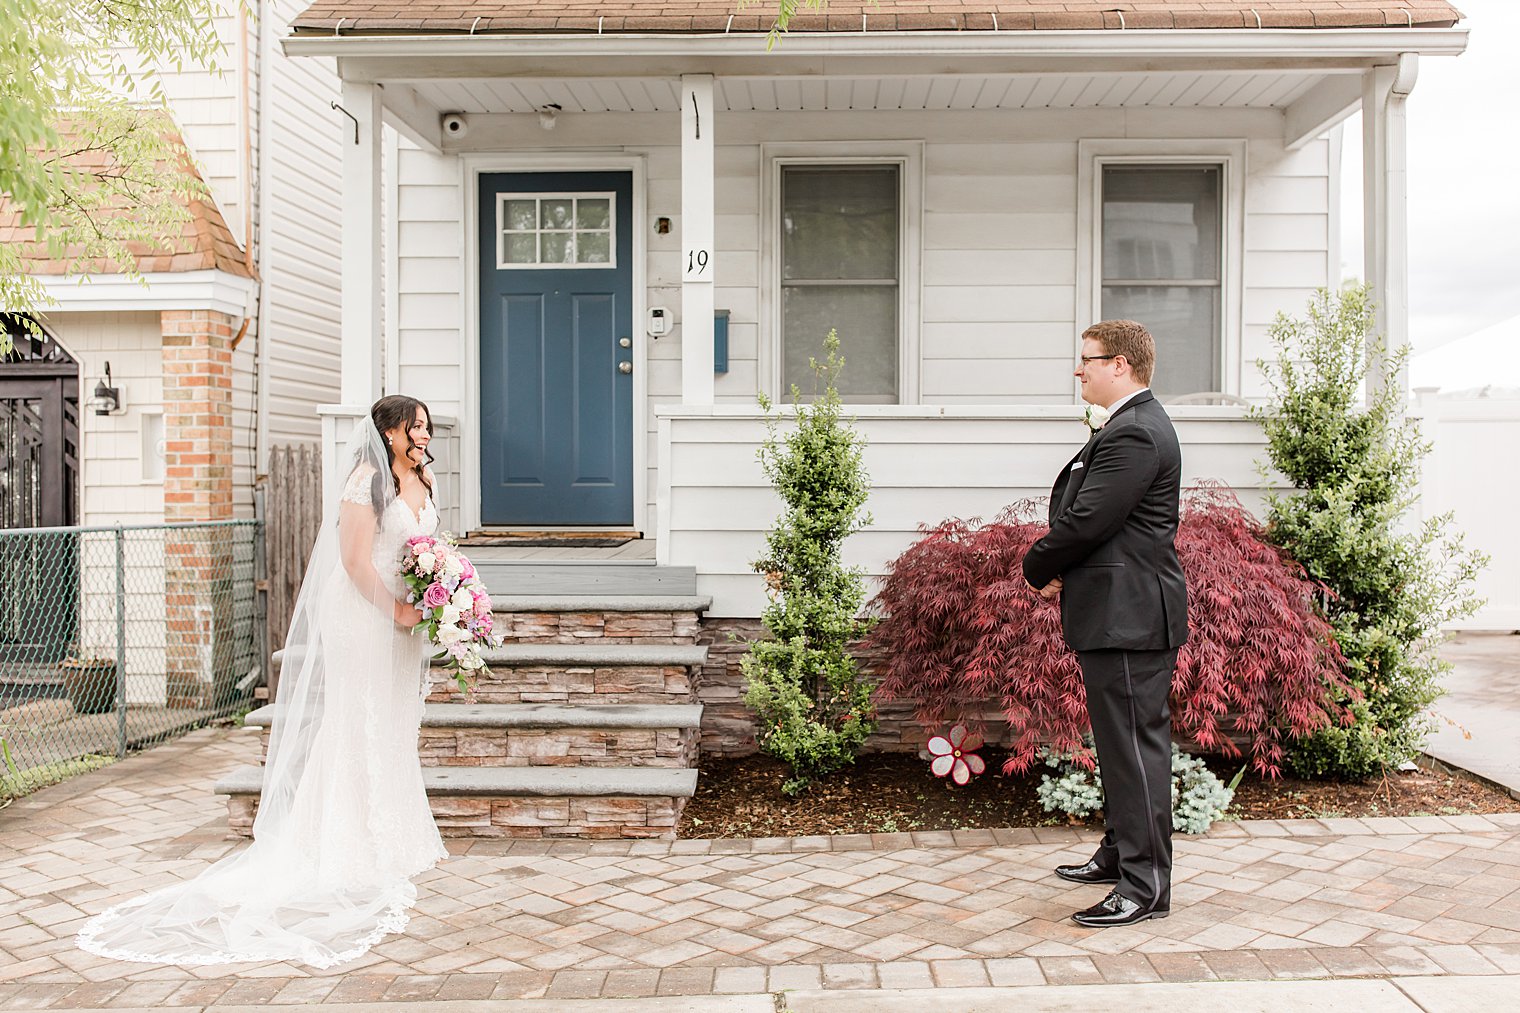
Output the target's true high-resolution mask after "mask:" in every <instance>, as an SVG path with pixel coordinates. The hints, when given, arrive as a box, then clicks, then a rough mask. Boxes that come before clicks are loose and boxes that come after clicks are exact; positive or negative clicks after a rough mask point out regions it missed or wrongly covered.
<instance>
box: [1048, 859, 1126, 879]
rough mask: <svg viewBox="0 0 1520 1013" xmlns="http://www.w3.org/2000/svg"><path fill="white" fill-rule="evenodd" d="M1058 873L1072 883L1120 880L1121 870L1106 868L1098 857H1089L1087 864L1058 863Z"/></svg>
mask: <svg viewBox="0 0 1520 1013" xmlns="http://www.w3.org/2000/svg"><path fill="white" fill-rule="evenodd" d="M1056 875H1057V876H1060V877H1061V878H1062V879H1064V880H1067V881H1068V882H1072V883H1117V882H1119V870H1117V869H1106V868H1104V867H1103V866H1101V865H1099V864H1098V860H1097V859H1096V858H1089V859H1088V860H1087V864H1086V865H1058V866H1056Z"/></svg>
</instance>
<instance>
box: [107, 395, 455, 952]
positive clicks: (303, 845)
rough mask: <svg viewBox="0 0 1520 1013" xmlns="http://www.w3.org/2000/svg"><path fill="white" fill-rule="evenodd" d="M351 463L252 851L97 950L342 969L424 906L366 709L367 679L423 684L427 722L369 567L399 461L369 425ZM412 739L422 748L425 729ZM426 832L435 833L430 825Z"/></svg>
mask: <svg viewBox="0 0 1520 1013" xmlns="http://www.w3.org/2000/svg"><path fill="white" fill-rule="evenodd" d="M345 461H346V464H343V465H340V466H339V467H338V468H335V469H333V473H332V478H331V479H330V480H329V481H330V483H342V485H343V489H342V493H341V495H342V501H341V503H340V492H339V489H338V488H336V487H334V488H330V489H329V490H327V492H328V495H327V497H326V498H325V499H324V503H326V504H329V514H328V516H326V517H325V518H324V520H323V524H322V528H321V534H320V535H319V536H318V538H317V543H316V546H315V547H314V549H313V551H312V555H311V561H310V563H309V565H308V567H307V571H306V576H305V580H304V582H303V583H302V585H301V591H300V594H299V595H298V596H297V600H296V606H295V615H294V618H293V619H292V621H291V625H290V632H289V635H288V637H287V638H286V642H285V648H284V655H283V662H282V664H281V671H280V679H279V687H278V690H277V693H276V699H275V702H274V722H273V729H272V734H271V737H270V742H269V749H268V754H267V758H266V762H265V764H264V769H263V780H262V790H261V795H260V801H259V809H258V815H257V817H256V819H255V820H254V824H253V837H254V840H253V843H252V844H251V845H250V846H249V847H247V848H246V849H244V850H241V851H238V852H235V853H233V854H231V855H229V856H227V857H226V858H223V859H222V860H220V861H218V862H216V863H215V864H214V865H212V866H211V867H209V868H207V869H205V870H204V871H203V872H201V873H200V874H199V875H197V876H195V877H194V878H193V879H190V880H187V881H185V882H183V883H179V884H176V885H173V886H170V887H167V888H165V889H160V890H156V891H154V892H152V893H149V894H147V895H145V896H142V897H138V898H136V899H133V900H130V901H127V902H126V903H123V904H120V905H118V906H116V907H113V908H111V909H110V910H108V911H106V912H104V913H103V914H100V915H97V916H95V917H94V918H92V919H90V920H89V921H88V922H87V923H86V924H85V926H84V928H83V929H82V930H81V931H80V933H79V938H78V942H79V945H80V946H81V947H82V948H84V949H85V950H88V951H89V952H91V953H96V954H99V955H102V956H106V957H112V958H116V959H123V960H134V961H147V962H152V963H170V964H219V963H232V962H242V961H268V960H290V961H295V962H299V963H304V964H308V965H312V966H316V967H330V966H332V965H334V964H337V963H341V962H343V961H346V960H351V959H353V958H354V957H356V956H359V955H360V954H362V953H363V952H365V951H366V950H367V949H369V947H371V946H373V945H374V944H375V943H376V942H377V941H379V939H380V938H381V937H382V936H384V935H385V934H387V933H388V932H396V931H400V930H401V929H403V928H404V927H405V926H406V923H407V920H408V909H409V908H410V907H411V906H412V904H413V903H414V902H415V900H416V888H415V886H413V884H412V883H411V882H410V876H411V875H414V874H416V873H417V872H419V871H421V870H420V869H419V868H416V867H415V865H416V864H417V863H415V862H413V863H412V865H413V867H410V868H408V867H406V865H405V864H404V863H400V862H397V861H388V860H386V859H387V844H386V841H387V835H388V834H389V833H391V831H392V830H394V828H388V827H387V825H386V823H387V820H386V817H387V815H388V814H390V813H392V812H394V811H395V807H394V806H388V805H387V803H388V802H389V801H390V800H388V799H385V798H383V797H382V798H377V797H376V794H377V793H383V792H385V791H386V790H387V788H388V786H387V784H386V783H384V782H385V781H387V780H390V779H389V778H386V777H383V776H382V771H383V770H384V769H385V763H386V762H387V760H386V758H382V757H377V756H376V755H375V754H376V753H377V752H378V751H379V750H378V749H377V745H376V744H377V743H379V742H383V741H384V736H383V735H377V734H375V729H374V727H373V726H374V725H375V723H376V722H378V721H381V720H384V719H385V716H384V715H380V714H377V708H376V706H375V705H374V704H373V703H372V702H371V701H367V700H365V699H363V697H364V696H365V690H366V689H367V688H368V686H367V681H368V680H371V679H373V680H376V681H377V682H378V681H379V680H381V679H383V678H387V677H394V678H395V679H396V680H400V681H404V680H406V679H409V678H412V677H413V676H415V679H416V682H415V683H413V685H415V686H417V687H419V689H416V690H413V691H412V692H413V694H414V697H415V698H416V699H417V707H418V708H419V713H420V707H421V703H420V686H421V681H422V678H423V676H422V672H421V671H415V672H412V673H406V672H396V671H395V668H396V666H397V665H403V664H404V665H408V666H411V665H412V663H413V662H415V660H416V659H417V658H419V657H421V654H420V651H419V652H417V653H412V652H410V651H405V650H402V651H401V652H400V653H401V655H402V656H401V657H398V656H397V655H398V643H399V644H401V645H402V646H403V647H404V645H405V643H406V641H405V634H404V633H403V632H402V631H400V629H399V627H397V626H396V625H395V624H394V622H393V620H392V615H391V609H392V602H393V601H394V598H393V596H392V593H391V591H389V590H388V589H387V588H386V587H385V586H384V581H383V580H381V579H377V574H376V571H375V569H374V568H373V567H372V566H371V565H370V564H371V560H370V555H369V554H370V550H371V546H372V545H375V544H377V543H376V541H375V539H376V538H377V537H378V533H379V532H380V530H381V528H382V527H383V526H384V524H385V523H387V521H388V518H391V517H392V512H391V511H390V510H389V507H390V506H391V504H392V502H393V501H394V499H395V491H394V485H393V483H392V482H391V481H390V478H391V476H390V455H389V454H388V453H387V452H386V447H385V443H384V440H383V439H382V438H381V436H380V434H379V432H378V431H377V430H376V429H375V426H374V425H373V423H372V422H371V421H370V420H369V418H368V417H366V418H364V419H362V420H360V421H359V423H358V425H357V426H356V427H355V433H354V435H353V437H352V438H351V439H350V440H349V443H348V448H347V456H346V458H345ZM400 513H401V511H399V510H398V511H395V514H400ZM340 515H341V517H342V523H341V524H340V523H339V517H340ZM356 575H357V576H356ZM398 635H399V637H398ZM410 734H411V735H412V740H411V741H412V742H413V743H415V741H416V739H415V734H416V727H415V724H413V725H412V727H411V729H410ZM390 759H391V760H394V757H392V758H390ZM418 787H419V789H420V782H419V785H418ZM420 804H421V805H422V806H423V811H424V812H425V807H426V803H425V801H423V802H421V803H420ZM428 828H429V831H430V832H433V833H436V832H434V831H432V830H431V820H428ZM434 843H435V845H436V837H435V839H434ZM436 857H437V856H436V855H434V856H431V857H430V859H429V860H428V862H427V863H426V864H430V863H431V861H433V860H436ZM426 864H424V867H426Z"/></svg>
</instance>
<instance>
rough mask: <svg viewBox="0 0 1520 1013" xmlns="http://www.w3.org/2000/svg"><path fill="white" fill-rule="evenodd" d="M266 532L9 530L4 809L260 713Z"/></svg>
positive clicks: (1, 582) (2, 585) (2, 707)
mask: <svg viewBox="0 0 1520 1013" xmlns="http://www.w3.org/2000/svg"><path fill="white" fill-rule="evenodd" d="M262 569H263V541H262V526H261V524H260V522H259V521H220V522H208V523H194V524H159V525H143V526H132V527H110V528H82V527H75V528H19V529H11V530H0V798H10V797H15V796H18V795H24V794H26V793H27V792H30V791H33V790H35V789H37V788H39V787H42V786H43V785H46V784H51V783H53V782H55V781H59V780H62V779H63V778H65V777H67V776H69V775H70V774H73V773H75V772H77V771H80V770H85V769H90V768H92V767H96V766H100V765H102V764H104V763H108V762H110V760H111V759H112V758H116V757H121V756H125V755H126V754H127V752H128V750H133V749H140V748H143V747H145V746H149V745H152V744H153V743H156V742H161V741H163V740H164V739H167V738H170V737H172V736H175V735H179V734H182V733H184V732H186V731H189V730H190V729H192V728H197V727H199V726H201V725H204V724H206V723H207V722H209V721H213V720H216V719H218V718H225V717H228V716H231V715H234V714H237V713H239V712H241V711H245V710H247V709H248V708H249V707H250V706H251V701H252V699H253V692H254V688H255V687H256V686H257V685H258V684H259V683H260V682H261V681H262V679H263V677H264V675H265V654H264V651H263V645H264V643H265V632H264V628H263V626H264V617H263V601H262V595H261V594H260V593H259V581H260V580H262V578H263V573H262Z"/></svg>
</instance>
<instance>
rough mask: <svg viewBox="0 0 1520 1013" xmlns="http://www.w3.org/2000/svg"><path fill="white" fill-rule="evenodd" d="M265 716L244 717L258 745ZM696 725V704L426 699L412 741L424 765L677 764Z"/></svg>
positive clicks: (268, 711)
mask: <svg viewBox="0 0 1520 1013" xmlns="http://www.w3.org/2000/svg"><path fill="white" fill-rule="evenodd" d="M273 718H274V708H273V707H260V708H259V709H258V710H256V711H252V712H251V713H249V714H248V716H247V717H246V718H244V724H246V725H248V726H251V727H255V728H262V729H264V733H263V750H264V751H265V752H267V750H268V748H269V726H270V724H271V723H272V721H273ZM701 726H702V708H701V706H700V705H697V704H688V705H682V704H643V705H638V704H634V705H621V704H586V705H580V706H557V705H553V704H465V703H442V704H428V705H427V707H426V708H425V709H424V711H423V716H422V728H421V731H420V732H419V734H418V747H417V748H418V755H419V756H420V757H421V760H422V765H423V766H424V767H549V766H560V767H577V766H578V767H683V768H684V767H691V766H693V765H694V764H695V763H696V759H697V750H698V740H699V737H700V729H701ZM262 759H263V756H262V753H261V756H260V760H261V762H262Z"/></svg>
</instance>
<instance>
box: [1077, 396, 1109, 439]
mask: <svg viewBox="0 0 1520 1013" xmlns="http://www.w3.org/2000/svg"><path fill="white" fill-rule="evenodd" d="M1108 415H1109V412H1108V409H1107V408H1105V407H1103V406H1102V405H1100V404H1090V405H1088V406H1087V407H1086V409H1084V410H1083V412H1082V421H1083V422H1085V423H1087V434H1088V435H1089V436H1091V435H1092V434H1093V433H1096V432H1097V431H1098V430H1099V429H1102V428H1103V427H1104V426H1105V425H1107V423H1108Z"/></svg>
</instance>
